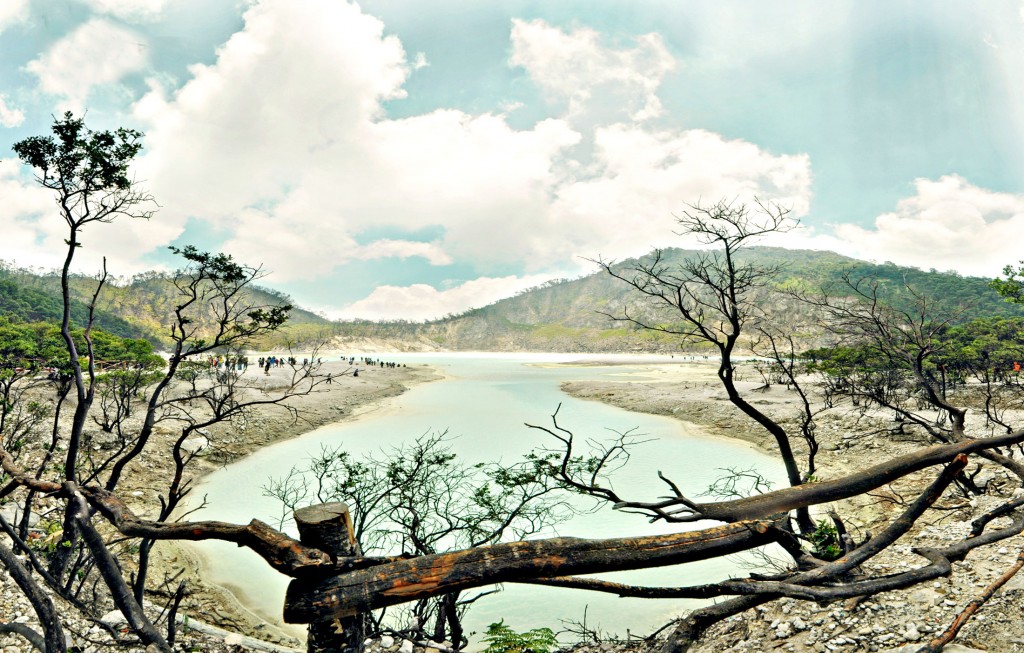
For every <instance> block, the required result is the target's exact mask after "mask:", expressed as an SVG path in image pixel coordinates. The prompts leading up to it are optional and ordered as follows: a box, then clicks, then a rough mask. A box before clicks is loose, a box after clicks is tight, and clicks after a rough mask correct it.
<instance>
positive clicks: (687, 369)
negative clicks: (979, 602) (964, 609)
mask: <svg viewBox="0 0 1024 653" xmlns="http://www.w3.org/2000/svg"><path fill="white" fill-rule="evenodd" d="M591 364H593V365H598V364H601V365H608V364H609V363H608V361H596V360H595V361H585V360H583V361H577V362H575V363H555V364H553V365H568V366H573V365H591ZM613 364H615V363H613ZM617 364H620V365H622V366H623V367H622V372H621V374H612V375H611V376H610V378H608V379H607V380H600V381H573V382H566V383H563V384H562V390H563V391H565V392H566V393H568V394H570V395H573V396H575V397H578V398H582V399H588V400H593V401H601V402H604V403H608V404H611V405H615V406H618V407H621V408H624V409H626V410H631V411H635V412H645V413H652V414H657V415H665V416H669V417H672V418H674V419H678V420H680V421H683V422H686V423H687V424H688V428H690V429H692V430H693V431H696V432H699V433H700V434H701V435H704V436H708V437H722V438H729V439H732V440H735V439H739V440H742V441H745V442H748V443H750V444H751V445H752V446H756V447H758V448H759V449H761V450H763V451H764V452H766V453H767V454H769V455H774V454H775V451H776V450H775V442H774V440H773V439H772V438H771V437H770V436H768V435H767V434H765V433H764V432H763V431H762V430H760V429H758V428H757V427H756V425H754V424H753V422H752V421H751V420H750V419H749V418H747V417H745V416H744V415H742V414H741V413H740V412H739V411H738V410H737V409H736V408H735V407H733V406H732V405H731V403H730V402H729V401H728V398H727V397H726V395H725V393H724V391H723V390H722V389H721V385H720V383H719V382H718V379H717V377H716V367H717V365H716V362H715V361H710V360H709V361H705V360H701V359H698V360H686V358H685V357H677V358H676V359H670V360H667V361H664V362H657V363H649V362H644V361H629V360H623V361H619V362H617ZM438 378H441V377H440V375H438V374H436V373H434V372H432V371H431V370H429V369H428V368H426V367H424V366H419V367H410V368H398V369H396V370H381V369H371V370H365V371H361V373H360V377H359V379H351V378H345V379H339V380H338V381H337V382H336V384H334V385H335V386H337V387H332V388H331V389H330V392H328V393H325V394H322V395H318V396H315V397H310V398H303V400H302V403H303V407H304V409H305V410H306V418H305V420H304V421H303V422H302V423H299V424H296V423H293V422H291V421H289V420H287V419H282V418H279V417H275V416H271V415H266V416H264V417H261V419H264V420H266V421H265V423H264V424H262V425H261V426H260V428H259V429H258V430H259V434H258V435H253V434H252V433H251V432H252V431H253V430H254V429H253V428H252V426H250V427H249V428H248V429H247V430H246V434H245V436H244V437H238V436H237V434H235V435H234V436H229V437H228V439H231V438H232V437H234V439H235V440H236V441H235V442H231V443H229V444H230V445H231V447H232V448H231V453H230V454H229V456H228V459H231V460H233V459H235V458H237V457H238V456H241V455H245V454H246V453H248V452H251V451H254V450H255V449H257V448H259V447H262V446H265V445H266V444H269V443H271V442H274V441H277V440H280V439H283V438H287V437H294V436H296V435H299V434H301V433H304V432H306V431H308V430H310V429H312V428H315V427H317V426H320V425H323V424H326V423H330V422H337V421H342V420H347V419H355V418H357V416H358V415H359V414H365V411H368V410H387V401H386V399H387V398H389V397H392V396H395V395H397V394H399V393H401V392H402V391H403V389H404V388H406V387H409V386H411V385H413V384H416V383H421V382H425V381H430V380H435V379H438ZM740 379H741V380H740V382H739V386H740V390H741V391H742V392H744V393H745V394H746V396H747V397H748V399H749V400H750V401H751V402H752V403H753V404H754V405H756V406H757V407H758V408H759V409H761V410H763V411H765V412H766V413H769V414H771V415H773V416H775V417H776V418H777V419H779V420H780V421H782V422H783V423H789V424H792V420H793V419H794V418H795V417H796V415H797V408H798V404H797V401H798V396H797V395H796V393H794V392H792V391H789V390H787V389H786V388H784V387H781V386H773V387H771V388H769V389H767V391H763V392H756V393H753V392H751V391H752V390H753V389H754V388H756V387H758V386H761V385H762V382H761V379H760V377H759V376H758V375H757V374H756V372H755V371H753V370H752V369H751V370H746V369H741V371H740ZM353 382H354V383H353ZM885 419H886V418H885V417H883V416H879V417H878V419H877V420H876V423H875V424H874V426H875V427H879V428H880V430H879V433H885V426H886V423H885ZM870 426H872V425H871V424H867V423H864V422H861V423H856V422H855V421H854V416H852V415H851V414H850V413H849V412H848V411H843V410H836V411H832V412H830V413H829V414H827V415H824V416H822V417H821V419H820V425H819V429H818V432H817V436H818V441H819V444H820V445H821V450H820V451H819V454H818V474H819V476H820V477H821V478H834V477H835V476H838V475H842V474H847V473H849V472H850V471H851V470H853V469H857V468H864V467H866V466H869V465H871V464H874V463H877V462H878V461H879V460H884V459H886V458H890V457H893V456H897V455H900V454H902V453H906V452H908V451H910V450H912V449H915V448H918V447H920V446H921V445H922V444H923V442H924V439H923V438H922V437H921V435H920V434H914V433H913V432H911V433H909V434H906V435H901V436H900V437H895V436H893V435H889V436H887V437H881V436H872V437H865V436H863V435H857V434H863V433H864V432H865V430H866V429H868V428H869V427H870ZM795 448H796V453H797V455H798V456H801V455H802V454H803V453H804V451H803V450H802V445H801V444H800V443H798V444H797V446H796V447H795ZM232 456H233V457H232ZM223 462H226V460H225V461H211V460H209V459H208V460H206V461H204V465H216V464H223ZM207 469H213V466H211V467H209V468H207ZM931 475H932V473H931V472H930V471H925V472H921V473H918V474H917V475H915V476H913V477H908V478H906V479H902V480H901V481H899V482H898V483H896V484H894V486H891V487H888V488H884V489H882V490H880V492H879V494H878V496H875V497H860V498H859V499H858V500H854V501H848V502H843V504H842V505H837V506H836V507H838V508H840V509H841V511H842V514H843V515H844V518H845V519H846V520H847V524H848V526H850V527H852V528H853V529H854V531H855V533H856V534H857V536H859V537H862V536H864V534H865V533H866V532H867V531H868V530H869V529H873V528H877V527H878V525H879V524H880V522H881V521H883V520H886V519H888V518H891V517H892V516H893V515H894V514H895V513H896V512H899V511H900V510H901V508H900V507H899V506H898V502H890V501H887V500H885V496H893V497H897V498H899V497H900V496H901V495H905V496H911V495H912V493H913V491H914V490H915V488H917V487H920V485H921V484H922V483H923V482H927V481H928V480H929V479H930V478H931ZM997 499H998V497H994V496H993V497H991V498H985V500H984V502H983V504H989V503H992V502H993V501H996V500H997ZM946 504H947V505H949V506H950V508H948V509H947V511H946V512H943V513H940V517H939V518H938V520H929V523H928V524H925V525H924V532H925V533H927V535H928V536H929V540H931V539H936V538H937V539H938V541H940V542H941V541H943V540H946V541H948V540H951V539H957V538H958V537H959V536H960V530H962V526H961V525H962V524H965V523H967V520H968V519H969V518H970V516H971V510H970V506H967V504H966V502H964V501H963V499H957V498H955V497H949V498H948V499H947V500H946ZM957 504H959V505H962V506H964V507H965V509H964V510H963V511H959V512H958V511H956V510H955V508H954V506H956V505H957ZM920 536H921V535H919V534H918V532H917V531H915V533H914V534H912V535H911V536H909V537H910V538H911V539H914V540H916V538H918V537H920ZM1022 539H1024V538H1020V537H1016V538H1013V540H1011V541H1009V542H1006V543H1005V546H1004V547H1002V548H998V551H996V550H995V549H996V548H997V547H992V548H991V549H988V550H985V551H983V552H981V553H979V554H976V555H975V556H972V561H971V564H970V565H965V566H961V567H960V568H958V572H959V573H956V574H954V575H953V576H952V578H950V579H944V580H942V581H941V582H934V583H930V584H928V585H927V586H923V587H921V586H919V587H915V588H912V589H910V590H907V591H905V592H898V593H889V594H885V595H881V596H880V597H876V598H875V599H873V600H870V601H866V602H864V603H863V604H861V605H858V606H855V607H853V606H854V604H849V605H848V606H846V607H844V606H839V607H836V606H835V605H833V606H818V605H816V604H813V603H803V602H794V601H789V600H784V601H781V602H776V603H773V604H771V607H770V608H764V609H762V610H760V611H758V612H757V613H756V614H755V615H753V616H741V617H737V618H735V619H732V620H729V621H727V622H725V623H723V624H721V625H720V626H718V627H716V628H715V629H713V631H712V632H711V633H709V635H708V637H707V639H706V640H705V641H703V642H702V643H701V644H700V645H699V646H698V647H696V648H695V649H694V651H695V653H705V652H707V653H710V652H711V651H715V652H716V653H717V652H718V651H721V650H726V649H729V650H737V651H740V650H746V651H762V650H765V649H764V648H763V646H764V645H765V643H767V642H772V643H773V644H778V645H779V646H783V645H785V647H786V648H785V649H784V650H787V651H792V652H795V653H800V652H803V651H807V652H810V651H815V652H817V651H821V650H826V648H827V647H826V645H828V646H830V647H832V648H828V650H833V648H834V649H835V650H839V649H840V648H841V647H842V646H847V645H848V646H852V647H853V648H852V649H846V650H884V649H885V648H887V647H886V646H883V645H882V642H883V641H884V642H885V643H886V644H890V643H891V644H896V643H901V642H902V643H906V642H913V641H918V639H919V638H921V637H923V636H925V634H926V633H929V632H935V631H936V629H940V628H942V627H944V626H945V623H947V622H948V619H949V618H950V617H951V616H952V615H953V614H954V613H955V612H956V610H958V609H959V607H954V606H959V603H960V600H961V599H963V598H964V597H968V596H972V595H973V594H974V593H975V592H976V591H977V590H978V587H979V586H980V585H981V584H983V582H986V581H988V580H990V579H991V578H992V577H993V576H994V575H996V574H998V573H999V572H1000V571H1001V570H1002V569H1004V568H1005V566H1006V565H1007V564H1008V563H1009V561H1010V559H1011V558H1012V557H1013V554H1012V553H1011V552H1012V551H1016V550H1017V547H1019V546H1021V540H1022ZM1006 547H1009V548H1006ZM164 556H165V561H166V563H167V565H168V566H170V567H174V568H180V567H184V568H185V569H186V570H187V572H188V574H189V576H190V578H191V579H192V580H191V581H190V582H191V583H192V584H193V588H194V590H195V594H194V597H193V598H194V600H193V604H192V605H193V606H194V607H193V610H195V611H194V612H193V614H197V615H208V616H209V618H210V620H212V621H217V622H220V623H222V624H224V625H225V626H228V627H230V628H231V629H233V630H238V631H241V632H245V633H247V634H252V635H255V636H258V637H261V638H263V639H267V640H271V641H277V642H279V643H283V644H287V645H292V646H294V645H296V644H297V641H296V640H295V639H293V638H291V637H290V636H289V635H288V634H287V633H282V632H280V631H278V630H277V629H275V628H274V627H272V626H270V625H268V624H266V623H265V622H264V621H263V620H262V619H260V618H259V617H257V616H254V615H252V614H251V613H249V612H248V610H246V609H245V607H244V606H243V605H242V604H241V603H239V602H238V601H237V600H236V599H235V597H234V596H232V595H231V593H230V592H228V591H227V590H225V589H223V588H219V587H216V586H212V585H210V584H208V583H205V582H204V581H203V562H202V560H200V559H198V558H197V557H196V556H194V555H193V554H192V553H191V552H190V551H189V550H188V549H187V548H181V547H179V548H175V547H168V548H167V549H165V554H164ZM908 561H913V564H914V565H916V564H919V563H918V561H917V559H916V557H915V556H912V555H911V554H910V552H909V547H907V546H898V547H894V548H893V549H892V550H891V551H889V552H887V554H885V555H883V556H880V557H879V558H878V559H877V561H875V562H874V563H873V564H872V565H870V568H869V569H868V570H869V571H872V572H874V573H885V572H887V571H889V570H893V569H902V568H904V567H906V566H907V564H908ZM965 572H966V573H965ZM1018 588H1019V589H1022V590H1024V584H1021V585H1018ZM1022 601H1024V593H1022V592H1020V591H1012V592H1011V593H1009V594H1008V595H1007V596H1006V597H1005V598H1002V597H1000V598H997V599H994V600H993V601H991V602H990V603H989V605H988V606H987V607H986V611H987V613H988V615H989V616H988V617H987V619H988V621H976V622H972V623H971V624H969V626H968V628H967V629H966V630H965V632H964V633H963V634H962V636H961V641H964V642H971V643H973V644H976V645H980V646H982V647H992V646H995V648H988V650H992V651H995V650H1018V649H1017V648H1013V649H1002V648H999V647H998V646H999V644H998V643H999V642H1005V641H1007V639H1008V638H1024V626H1022V625H1021V624H1020V623H1019V619H1018V615H1019V614H1020V611H1021V610H1022V609H1024V606H1022ZM783 621H786V623H790V622H792V623H795V624H809V625H810V626H809V627H807V628H806V629H804V630H801V629H800V628H801V627H798V626H793V627H792V628H791V629H789V630H787V631H786V632H787V634H786V635H785V636H783V635H781V634H780V632H781V631H779V630H776V625H777V624H779V623H782V622H783ZM844 637H845V638H846V639H849V642H846V640H845V639H844ZM915 637H916V638H918V639H915ZM1021 641H1024V639H1022V640H1021ZM823 647H826V648H823Z"/></svg>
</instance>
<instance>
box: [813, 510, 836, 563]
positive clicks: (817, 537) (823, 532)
mask: <svg viewBox="0 0 1024 653" xmlns="http://www.w3.org/2000/svg"><path fill="white" fill-rule="evenodd" d="M807 539H808V541H810V543H811V546H812V547H814V555H815V557H817V558H820V559H822V560H835V559H836V558H838V557H840V556H841V555H843V547H842V546H840V542H839V531H837V530H836V527H835V525H834V524H833V523H832V522H830V521H826V520H824V519H822V520H821V521H819V522H818V525H817V527H816V528H815V529H814V532H812V533H809V534H808V535H807Z"/></svg>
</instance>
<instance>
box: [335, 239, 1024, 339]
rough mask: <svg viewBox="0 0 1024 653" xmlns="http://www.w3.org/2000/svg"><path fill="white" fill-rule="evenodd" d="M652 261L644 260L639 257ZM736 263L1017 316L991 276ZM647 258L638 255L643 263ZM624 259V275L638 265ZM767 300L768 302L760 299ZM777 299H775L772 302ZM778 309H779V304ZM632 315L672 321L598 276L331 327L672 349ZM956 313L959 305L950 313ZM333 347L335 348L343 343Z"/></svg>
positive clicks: (771, 253)
mask: <svg viewBox="0 0 1024 653" xmlns="http://www.w3.org/2000/svg"><path fill="white" fill-rule="evenodd" d="M697 253H698V252H695V251H693V250H681V249H666V250H663V251H662V261H663V262H664V263H666V264H668V265H670V266H672V265H678V264H679V263H681V262H682V261H684V260H685V259H687V258H689V257H692V256H694V255H696V254H697ZM645 258H646V260H650V257H645ZM740 258H741V260H744V261H750V262H753V263H757V264H761V265H781V266H783V270H782V272H781V273H780V274H779V275H778V277H777V278H776V280H775V282H776V285H777V286H779V287H785V288H788V289H804V290H815V289H820V288H831V292H834V293H836V294H840V295H848V294H850V292H851V291H850V290H849V287H848V286H846V285H845V284H844V283H843V279H844V275H848V277H849V278H851V279H862V278H863V279H871V280H874V281H876V282H877V284H878V285H877V287H878V293H879V295H880V296H881V297H883V298H885V299H887V300H888V301H890V302H892V303H894V304H895V305H897V306H902V307H907V308H909V306H910V304H911V302H912V301H913V296H912V294H911V292H910V291H909V290H908V289H907V285H909V286H910V287H912V288H913V289H914V290H915V291H916V292H919V293H922V294H924V295H925V296H928V297H929V298H933V299H934V300H935V301H936V302H938V303H939V304H941V305H945V306H948V307H950V308H949V310H950V315H953V314H954V313H955V312H956V311H955V310H954V309H957V307H961V306H967V307H968V308H967V309H966V310H963V311H962V312H960V313H957V319H958V320H959V321H963V320H968V319H972V318H975V317H983V316H1007V317H1008V316H1020V315H1024V308H1022V307H1020V306H1017V305H1013V304H1008V303H1006V302H1005V301H1003V299H1002V298H1001V297H1000V296H999V295H998V294H996V293H995V291H993V290H992V289H990V288H989V286H988V281H989V280H988V279H984V278H980V277H963V276H960V275H958V274H956V273H954V272H938V271H935V270H931V271H923V270H919V269H917V268H909V267H902V266H897V265H895V264H892V263H883V264H875V263H868V262H866V261H859V260H857V259H852V258H849V257H846V256H841V255H839V254H835V253H833V252H825V251H812V250H790V249H782V248H773V247H752V248H749V249H745V250H741V252H740ZM643 260H644V259H641V261H643ZM636 262H637V261H636V260H629V261H623V262H621V263H617V264H615V266H614V268H615V269H618V270H621V269H626V268H629V267H630V266H632V265H635V264H636ZM765 301H769V300H768V299H767V298H766V299H765ZM770 301H772V302H774V303H776V304H777V303H778V302H779V301H780V300H779V299H778V298H777V297H776V298H772V299H771V300H770ZM776 308H778V306H776ZM784 308H785V310H782V311H777V313H778V314H779V315H780V316H782V317H780V319H786V318H787V317H788V318H789V319H792V320H793V324H797V323H800V322H802V321H806V318H807V317H808V314H807V310H808V309H807V307H806V306H804V305H801V304H800V303H799V302H795V301H792V300H790V301H789V302H788V303H787V304H786V305H785V306H784ZM624 310H628V311H629V313H630V314H631V315H636V316H643V317H644V318H645V319H650V320H654V321H656V322H660V323H662V324H666V323H668V322H670V321H672V320H673V319H675V316H672V315H670V314H662V315H659V314H658V313H657V312H655V311H653V310H652V309H651V307H650V304H649V303H648V302H646V300H645V299H644V298H642V297H641V296H640V295H639V293H637V292H636V291H634V290H632V289H631V288H630V287H629V286H628V285H627V284H625V283H623V282H622V281H619V280H618V279H615V278H613V277H612V276H611V275H609V274H607V273H605V272H604V271H599V272H596V273H594V274H591V275H589V276H585V277H582V278H579V279H572V280H560V281H554V282H549V283H546V284H544V285H542V286H540V287H537V288H533V289H530V290H527V291H524V292H521V293H519V294H518V295H516V296H515V297H510V298H507V299H503V300H500V301H498V302H495V303H494V304H491V305H489V306H485V307H483V308H478V309H473V310H470V311H467V312H465V313H463V314H461V315H456V316H450V317H447V318H445V319H442V320H435V321H432V322H426V323H422V324H414V323H406V322H389V323H372V322H349V323H342V324H339V325H338V326H337V327H336V333H337V334H338V335H339V336H340V337H341V343H344V342H345V341H346V340H349V339H356V338H364V339H371V340H380V341H387V342H388V343H390V344H391V346H392V347H394V348H398V349H401V348H408V349H422V348H427V347H429V346H435V347H438V348H443V349H452V350H463V351H473V350H479V351H564V352H587V351H589V352H617V351H622V352H630V351H637V352H640V351H664V352H669V351H677V350H678V349H679V339H678V338H677V337H674V336H669V335H665V334H663V333H658V332H653V331H647V330H642V329H638V328H636V327H635V326H633V325H631V324H629V323H626V322H622V321H615V320H613V319H612V318H610V317H608V315H616V316H621V315H622V314H623V311H624ZM957 310H959V309H957ZM341 343H339V346H342V347H343V346H344V345H342V344H341Z"/></svg>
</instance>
